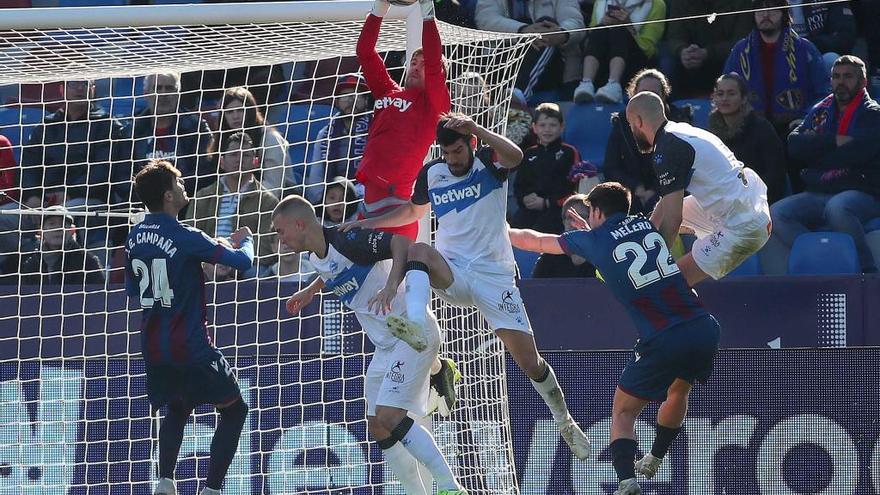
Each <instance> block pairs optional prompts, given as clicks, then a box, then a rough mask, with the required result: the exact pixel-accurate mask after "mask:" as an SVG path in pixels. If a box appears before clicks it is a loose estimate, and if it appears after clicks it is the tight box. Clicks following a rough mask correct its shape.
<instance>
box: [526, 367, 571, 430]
mask: <svg viewBox="0 0 880 495" xmlns="http://www.w3.org/2000/svg"><path fill="white" fill-rule="evenodd" d="M545 364H547V378H545V379H544V381H542V382H536V381H535V380H532V379H531V378H530V379H529V381H530V382H532V386H533V387H535V390H537V391H538V394H540V395H541V398H542V399H544V402H545V403H546V404H547V407H549V408H550V412H551V413H553V419H555V420H556V422H559V421H562V420H564V419H565V418H566V416H568V406H567V405H566V404H565V395H563V394H562V389H561V388H560V387H559V382H558V381H556V373H554V372H553V368H551V367H550V363H547V362H546V361H545Z"/></svg>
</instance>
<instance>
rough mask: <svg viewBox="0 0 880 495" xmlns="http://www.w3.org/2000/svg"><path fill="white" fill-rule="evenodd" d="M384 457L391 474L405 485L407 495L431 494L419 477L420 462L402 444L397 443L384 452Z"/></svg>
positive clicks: (404, 489)
mask: <svg viewBox="0 0 880 495" xmlns="http://www.w3.org/2000/svg"><path fill="white" fill-rule="evenodd" d="M382 455H383V456H385V462H387V463H388V467H390V468H391V472H392V473H394V476H395V477H397V479H398V480H399V481H400V484H401V485H403V491H404V492H406V493H407V495H409V494H414V495H430V494H431V492H430V491H428V490H425V486H424V484H422V479H421V476H419V461H417V460H416V458H415V457H413V456H412V454H410V453H409V451H408V450H407V449H406V447H404V446H403V445H401V443H400V442H396V443H395V444H394V445H392V446H391V448H389V449H385V450H383V451H382Z"/></svg>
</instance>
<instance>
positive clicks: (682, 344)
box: [509, 182, 720, 495]
mask: <svg viewBox="0 0 880 495" xmlns="http://www.w3.org/2000/svg"><path fill="white" fill-rule="evenodd" d="M630 200H631V197H630V192H629V191H628V190H627V189H626V188H625V187H623V186H622V185H620V184H619V183H617V182H606V183H604V184H599V185H598V186H596V187H595V188H594V189H593V190H592V191H591V192H590V194H589V195H588V196H587V199H586V203H587V206H588V208H589V212H590V213H589V216H588V218H587V219H586V220H583V219H580V220H582V225H581V227H583V228H582V229H581V230H573V231H569V232H566V233H564V234H562V235H554V234H542V233H539V232H535V231H533V230H518V229H510V232H509V235H510V240H511V241H512V243H513V245H514V246H515V247H518V248H520V249H525V250H528V251H535V252H542V253H551V254H563V253H565V254H568V255H574V254H576V255H578V256H581V257H584V258H586V259H587V261H588V262H590V263H592V264H593V265H594V266H596V267H597V269H598V270H599V272H600V273H601V274H602V276H603V277H604V279H605V283H606V284H607V285H608V288H609V289H611V292H613V293H614V296H615V297H616V298H617V299H618V300H619V301H620V302H621V303H622V304H623V306H624V308H626V310H627V311H628V312H629V314H630V316H631V317H632V319H633V322H634V323H635V326H636V328H637V330H638V333H639V339H638V341H637V342H636V346H635V352H634V356H633V359H632V360H631V361H630V362H629V364H627V366H626V368H625V369H624V370H623V373H622V374H621V376H620V381H619V382H618V386H617V391H616V392H615V394H614V405H613V406H612V409H613V412H612V419H611V458H612V462H613V464H614V469H615V471H616V472H617V476H618V478H619V481H620V486H619V488H618V490H617V491H616V492H614V493H615V495H638V494H640V493H641V488H640V487H639V484H638V483H637V482H636V479H635V472H636V471H638V472H639V473H641V474H643V475H645V477H647V478H652V477H653V476H654V475H655V474H656V473H657V469H658V468H659V467H660V463H661V461H662V460H663V457H664V456H665V455H666V452H667V451H668V450H669V446H670V445H671V444H672V441H673V440H675V437H676V436H677V435H678V433H679V432H680V431H681V425H682V423H683V422H684V417H685V415H686V413H687V404H688V395H689V394H690V391H691V387H692V386H693V383H694V382H696V381H701V382H705V381H706V380H707V379H708V378H709V375H710V374H711V372H712V366H713V360H714V357H715V353H716V352H717V351H718V340H719V335H720V330H719V327H718V322H717V321H715V318H714V317H713V316H712V315H711V314H709V313H708V312H707V311H706V310H705V309H704V308H703V305H702V303H701V302H700V299H699V298H698V297H697V295H696V293H695V292H694V291H693V290H692V289H690V288H689V287H688V285H687V282H686V281H685V279H684V277H683V276H682V274H681V271H680V270H679V267H678V265H676V263H675V262H674V261H673V259H672V257H671V256H670V255H669V248H668V247H667V245H666V241H664V239H663V236H661V235H660V233H659V232H657V230H656V229H655V228H654V226H653V225H652V224H651V222H650V221H649V220H648V219H646V218H644V217H641V216H627V213H628V212H629V207H630ZM654 401H656V402H662V404H661V406H660V410H659V411H658V412H657V437H656V439H655V440H654V444H653V446H652V448H651V453H650V454H647V455H645V457H644V458H642V459H641V460H640V461H638V462H637V463H634V461H635V456H636V453H637V452H638V443H637V442H636V439H635V438H636V437H635V421H636V418H637V417H638V416H639V414H641V412H642V409H644V407H645V405H647V403H648V402H654Z"/></svg>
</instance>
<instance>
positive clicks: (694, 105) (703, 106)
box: [672, 98, 712, 129]
mask: <svg viewBox="0 0 880 495" xmlns="http://www.w3.org/2000/svg"><path fill="white" fill-rule="evenodd" d="M672 104H673V105H675V106H677V107H683V106H685V105H690V106H691V110H693V112H694V122H693V124H694V125H695V126H697V127H700V128H702V129H708V128H709V112H711V111H712V101H711V100H708V99H705V98H693V99H689V100H678V101H674V102H672Z"/></svg>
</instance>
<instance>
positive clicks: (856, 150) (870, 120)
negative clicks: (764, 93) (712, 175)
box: [770, 55, 880, 273]
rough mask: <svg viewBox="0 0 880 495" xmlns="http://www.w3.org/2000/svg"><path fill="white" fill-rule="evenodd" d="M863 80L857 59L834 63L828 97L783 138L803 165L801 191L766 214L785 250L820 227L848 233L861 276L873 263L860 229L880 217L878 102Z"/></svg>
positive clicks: (873, 269)
mask: <svg viewBox="0 0 880 495" xmlns="http://www.w3.org/2000/svg"><path fill="white" fill-rule="evenodd" d="M866 78H867V74H866V69H865V63H864V62H863V61H862V60H861V59H859V58H858V57H854V56H851V55H844V56H843V57H840V58H839V59H837V61H835V62H834V67H833V68H832V69H831V86H832V89H833V93H832V94H830V95H828V96H827V97H826V98H825V99H823V100H822V101H820V102H819V103H818V104H816V105H815V106H814V107H813V108H812V110H810V113H808V114H807V116H806V118H804V121H803V122H802V123H801V124H800V125H799V126H798V127H797V128H796V129H795V130H794V131H793V132H792V133H791V135H790V136H789V137H788V150H789V155H790V157H791V158H792V159H794V160H797V161H799V162H800V163H802V164H804V165H806V168H805V169H804V170H802V171H801V178H802V179H803V182H804V184H805V185H806V191H805V192H802V193H798V194H795V195H792V196H789V197H787V198H784V199H782V200H780V201H778V202H777V203H776V204H774V205H773V206H772V207H771V208H770V214H771V216H772V219H773V235H774V236H777V237H778V239H779V240H781V241H782V242H783V243H784V244H786V245H788V246H791V245H792V243H793V242H794V240H795V238H796V237H797V236H798V235H800V234H801V233H803V232H808V231H809V230H811V229H815V228H817V227H820V226H823V225H827V227H830V228H831V229H832V230H834V231H837V232H843V233H846V234H849V235H851V236H852V238H853V240H854V241H855V243H856V249H857V250H858V253H859V262H860V263H861V266H862V270H863V272H865V273H873V272H876V271H877V265H876V263H875V260H874V257H873V256H872V255H871V250H870V249H869V248H868V245H867V243H866V242H865V230H864V228H863V227H862V225H863V223H864V222H867V221H868V220H870V219H872V218H876V217H880V139H878V136H880V104H878V103H877V102H876V101H874V100H873V99H872V98H871V96H870V95H869V94H868V92H867V90H866V89H865V85H866Z"/></svg>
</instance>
